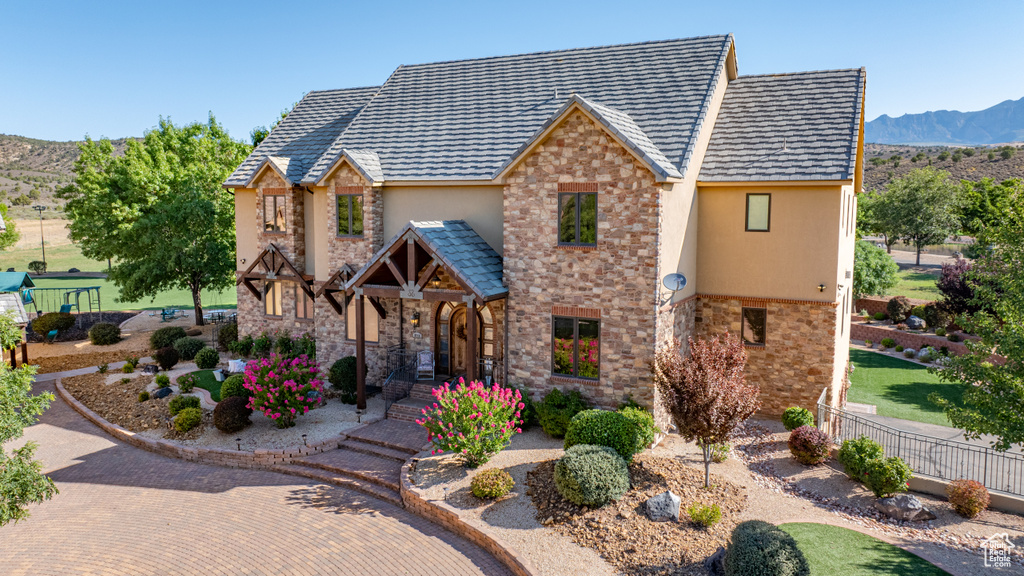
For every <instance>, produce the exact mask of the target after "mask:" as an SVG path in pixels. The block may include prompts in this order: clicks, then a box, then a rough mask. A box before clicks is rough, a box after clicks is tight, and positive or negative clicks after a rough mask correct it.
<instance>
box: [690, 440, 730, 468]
mask: <svg viewBox="0 0 1024 576" xmlns="http://www.w3.org/2000/svg"><path fill="white" fill-rule="evenodd" d="M697 447H698V448H700V449H701V450H702V451H703V450H704V445H703V444H701V442H700V441H699V440H698V441H697ZM729 450H732V445H731V444H729V443H728V442H720V443H718V444H712V445H711V461H712V462H715V463H717V464H721V463H722V462H725V461H726V460H728V459H729Z"/></svg>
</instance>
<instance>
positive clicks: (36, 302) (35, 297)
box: [21, 286, 103, 328]
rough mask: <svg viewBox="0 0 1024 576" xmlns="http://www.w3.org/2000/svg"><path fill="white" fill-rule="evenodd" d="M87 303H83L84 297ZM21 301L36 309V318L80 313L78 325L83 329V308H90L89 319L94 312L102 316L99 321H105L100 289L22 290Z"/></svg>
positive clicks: (97, 287)
mask: <svg viewBox="0 0 1024 576" xmlns="http://www.w3.org/2000/svg"><path fill="white" fill-rule="evenodd" d="M83 296H84V297H85V302H84V303H83V302H82V297H83ZM21 301H22V303H23V304H25V305H26V307H27V306H28V305H29V304H31V305H32V306H33V308H35V311H36V316H37V317H38V316H41V315H43V314H46V313H48V312H64V313H71V311H72V310H74V311H75V312H77V313H78V319H77V325H78V327H79V328H81V327H82V316H81V315H82V313H83V312H85V310H83V309H82V307H83V306H87V307H88V308H89V310H88V312H89V317H90V318H91V317H92V314H93V312H98V313H99V315H100V318H99V321H100V322H102V321H103V307H102V305H101V302H100V287H99V286H85V287H81V288H22V290H21Z"/></svg>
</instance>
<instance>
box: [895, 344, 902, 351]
mask: <svg viewBox="0 0 1024 576" xmlns="http://www.w3.org/2000/svg"><path fill="white" fill-rule="evenodd" d="M895 350H896V351H897V352H903V346H900V345H899V344H897V345H896V348H895Z"/></svg>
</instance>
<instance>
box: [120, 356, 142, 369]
mask: <svg viewBox="0 0 1024 576" xmlns="http://www.w3.org/2000/svg"><path fill="white" fill-rule="evenodd" d="M141 361H142V358H140V357H139V356H137V355H135V354H129V355H127V356H125V357H124V363H125V364H127V365H129V366H131V367H132V370H134V369H135V368H137V367H138V366H139V362H141Z"/></svg>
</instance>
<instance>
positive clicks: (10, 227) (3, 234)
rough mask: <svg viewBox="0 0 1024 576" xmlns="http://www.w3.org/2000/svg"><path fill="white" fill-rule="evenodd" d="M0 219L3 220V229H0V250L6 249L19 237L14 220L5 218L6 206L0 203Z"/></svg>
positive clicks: (16, 241) (15, 242)
mask: <svg viewBox="0 0 1024 576" xmlns="http://www.w3.org/2000/svg"><path fill="white" fill-rule="evenodd" d="M0 219H2V220H3V221H4V228H5V229H4V230H0V250H7V249H8V248H10V247H12V246H14V245H15V244H17V243H18V240H20V239H21V233H20V232H18V229H17V228H16V227H15V226H14V220H8V219H7V206H6V205H5V204H0Z"/></svg>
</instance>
